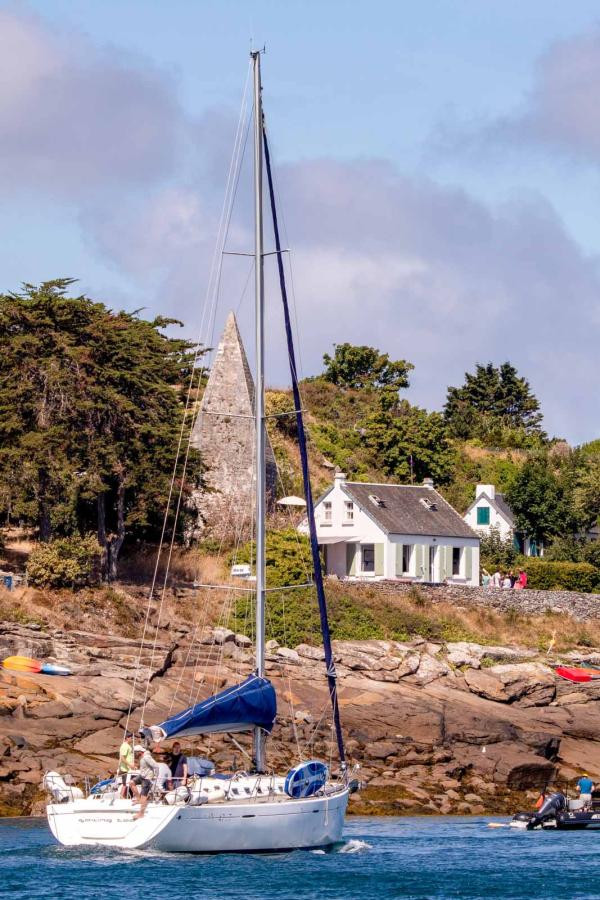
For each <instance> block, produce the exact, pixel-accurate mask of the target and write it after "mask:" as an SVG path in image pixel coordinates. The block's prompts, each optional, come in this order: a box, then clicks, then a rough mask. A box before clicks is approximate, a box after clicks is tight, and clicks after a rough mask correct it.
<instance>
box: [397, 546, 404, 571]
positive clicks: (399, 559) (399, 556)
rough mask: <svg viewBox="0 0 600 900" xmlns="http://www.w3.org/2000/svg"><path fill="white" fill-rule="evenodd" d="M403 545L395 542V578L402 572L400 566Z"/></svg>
mask: <svg viewBox="0 0 600 900" xmlns="http://www.w3.org/2000/svg"><path fill="white" fill-rule="evenodd" d="M403 550H404V547H403V545H402V544H396V578H401V577H402V575H403V574H404V571H403V568H402V554H403Z"/></svg>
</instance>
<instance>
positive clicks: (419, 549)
mask: <svg viewBox="0 0 600 900" xmlns="http://www.w3.org/2000/svg"><path fill="white" fill-rule="evenodd" d="M415 554H416V559H415V575H416V576H417V578H421V577H422V576H423V577H424V575H425V572H424V571H421V570H422V569H423V544H415Z"/></svg>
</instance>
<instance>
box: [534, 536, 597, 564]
mask: <svg viewBox="0 0 600 900" xmlns="http://www.w3.org/2000/svg"><path fill="white" fill-rule="evenodd" d="M544 559H545V560H548V561H554V560H558V561H560V562H582V561H583V560H584V557H583V545H582V541H581V540H579V539H578V538H576V537H572V536H571V535H568V536H566V537H556V538H554V540H553V541H552V543H551V544H550V546H549V547H547V548H546V549H545V550H544ZM585 561H586V562H592V560H585Z"/></svg>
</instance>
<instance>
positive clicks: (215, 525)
mask: <svg viewBox="0 0 600 900" xmlns="http://www.w3.org/2000/svg"><path fill="white" fill-rule="evenodd" d="M253 416H254V382H253V379H252V374H251V372H250V366H249V365H248V360H247V358H246V352H245V350H244V345H243V343H242V338H241V335H240V332H239V330H238V326H237V322H236V319H235V316H234V314H233V313H230V314H229V316H228V318H227V322H226V325H225V330H224V331H223V334H222V336H221V340H220V342H219V346H218V349H217V353H216V355H215V360H214V363H213V366H212V368H211V372H210V376H209V379H208V384H207V385H206V390H205V392H204V397H203V398H202V406H201V408H200V412H199V414H198V418H197V419H196V422H195V424H194V428H193V431H192V437H191V444H192V446H193V447H195V448H196V449H197V450H199V451H200V453H201V454H202V461H203V463H204V465H205V466H206V471H205V476H204V480H205V484H206V487H207V490H205V491H203V490H197V491H195V492H194V494H193V496H192V498H191V501H190V503H189V507H190V509H194V510H195V511H196V512H197V516H198V518H197V522H196V527H195V529H194V530H193V532H192V533H191V534H190V537H192V538H196V537H200V536H201V535H212V536H214V537H222V536H229V535H235V536H236V537H238V538H239V539H246V538H248V537H249V536H250V534H251V532H252V522H253V498H254V494H255V488H254V482H255V477H254V442H255V427H254V419H253ZM276 479H277V469H276V464H275V457H274V455H273V449H272V447H271V443H270V441H269V439H268V437H267V441H266V492H267V504H268V506H269V508H271V507H272V505H273V503H274V500H275V488H276Z"/></svg>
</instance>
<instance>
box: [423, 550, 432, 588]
mask: <svg viewBox="0 0 600 900" xmlns="http://www.w3.org/2000/svg"><path fill="white" fill-rule="evenodd" d="M422 553H423V563H422V565H423V578H424V579H425V581H431V571H430V569H429V544H423V548H422Z"/></svg>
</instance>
